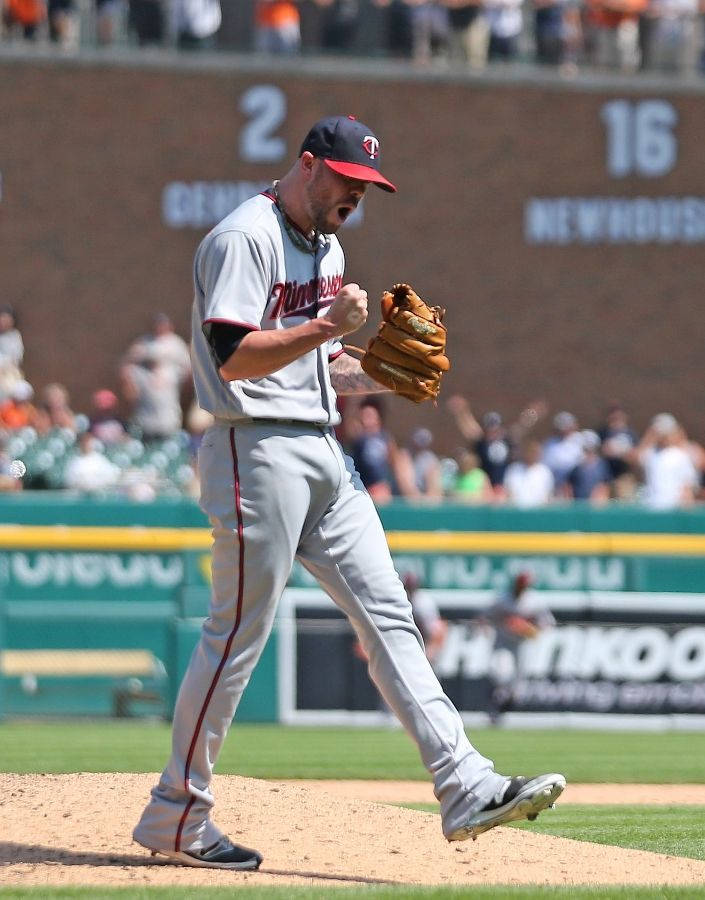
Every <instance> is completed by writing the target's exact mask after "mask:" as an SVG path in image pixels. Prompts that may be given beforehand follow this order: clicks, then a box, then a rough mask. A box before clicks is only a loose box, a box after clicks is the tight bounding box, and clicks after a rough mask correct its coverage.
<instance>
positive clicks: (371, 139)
mask: <svg viewBox="0 0 705 900" xmlns="http://www.w3.org/2000/svg"><path fill="white" fill-rule="evenodd" d="M362 146H363V147H364V148H365V151H366V152H367V153H368V154H369V157H370V159H375V158H376V157H377V156H379V141H378V140H377V138H376V137H375V136H374V135H373V134H367V135H365V137H364V138H363V139H362Z"/></svg>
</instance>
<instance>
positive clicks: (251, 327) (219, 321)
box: [203, 319, 262, 331]
mask: <svg viewBox="0 0 705 900" xmlns="http://www.w3.org/2000/svg"><path fill="white" fill-rule="evenodd" d="M203 325H237V327H238V328H247V329H249V330H250V331H261V330H262V329H261V327H260V326H259V325H252V324H250V322H237V321H236V320H235V319H204V320H203Z"/></svg>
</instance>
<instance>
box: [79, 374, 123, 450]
mask: <svg viewBox="0 0 705 900" xmlns="http://www.w3.org/2000/svg"><path fill="white" fill-rule="evenodd" d="M119 406H120V404H119V401H118V398H117V394H115V393H114V392H113V391H111V390H108V389H107V388H101V389H100V390H98V391H95V392H94V394H93V396H92V397H91V412H90V415H89V420H88V429H89V431H90V433H91V434H92V435H93V437H95V438H97V439H98V440H99V441H100V442H101V444H103V445H105V446H108V445H110V444H121V443H122V442H123V441H124V440H125V438H126V437H127V429H126V428H125V423H124V422H123V420H122V417H121V416H120V409H119Z"/></svg>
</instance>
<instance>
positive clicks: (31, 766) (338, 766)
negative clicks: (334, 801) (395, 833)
mask: <svg viewBox="0 0 705 900" xmlns="http://www.w3.org/2000/svg"><path fill="white" fill-rule="evenodd" d="M471 739H472V741H473V743H474V744H475V746H476V747H477V748H478V749H479V750H480V751H481V752H482V753H484V754H485V755H486V756H489V757H490V758H491V759H493V760H494V762H495V766H496V768H497V770H498V771H500V772H507V773H511V774H532V773H537V772H541V771H544V772H546V771H551V770H553V771H559V772H563V773H564V774H565V775H566V776H567V778H568V780H569V781H573V782H581V781H585V782H598V783H599V782H605V781H617V782H644V783H651V784H660V783H672V784H678V783H684V782H699V783H705V733H699V732H693V733H687V732H674V731H673V732H663V733H656V734H642V733H636V732H634V733H632V732H629V733H610V732H594V731H540V730H536V731H501V730H497V729H476V730H474V731H473V732H472V733H471ZM0 745H1V746H2V753H1V754H0V768H1V769H2V771H5V772H18V773H19V772H51V773H61V772H158V771H161V769H162V768H163V767H164V764H165V763H166V760H167V758H168V755H169V748H170V729H169V727H168V725H166V724H153V723H143V722H110V721H106V722H102V721H101V722H96V721H89V722H83V721H76V722H36V723H34V722H32V723H29V722H5V723H1V724H0ZM216 771H217V772H220V773H224V774H227V773H238V774H241V775H246V776H250V777H254V778H329V779H343V778H364V779H390V780H394V779H412V780H425V779H427V777H428V776H427V774H426V772H425V770H424V769H423V767H422V766H421V763H420V762H419V758H418V754H417V751H416V747H415V746H414V745H413V743H412V742H411V740H410V739H409V738H408V737H407V735H406V734H405V733H404V732H402V731H401V730H396V729H381V728H380V729H343V728H287V727H282V726H279V725H239V724H237V723H236V724H235V725H234V726H233V727H232V729H231V731H230V734H229V736H228V738H227V740H226V742H225V745H224V747H223V751H222V753H221V756H220V760H219V762H218V766H217V769H216Z"/></svg>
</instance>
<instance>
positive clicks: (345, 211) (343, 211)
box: [338, 206, 355, 222]
mask: <svg viewBox="0 0 705 900" xmlns="http://www.w3.org/2000/svg"><path fill="white" fill-rule="evenodd" d="M354 209H355V207H354V206H339V207H338V216H339V218H340V221H341V222H344V221H345V220H346V219H347V217H348V216H349V215H350V213H351V212H352V211H353V210H354Z"/></svg>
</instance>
